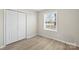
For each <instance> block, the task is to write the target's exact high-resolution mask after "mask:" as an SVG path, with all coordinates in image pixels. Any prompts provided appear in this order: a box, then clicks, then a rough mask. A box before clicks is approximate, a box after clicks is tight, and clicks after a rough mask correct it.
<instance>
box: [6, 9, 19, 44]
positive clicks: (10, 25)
mask: <svg viewBox="0 0 79 59" xmlns="http://www.w3.org/2000/svg"><path fill="white" fill-rule="evenodd" d="M17 25H18V24H17V12H15V11H10V10H6V11H5V39H6V44H10V43H12V42H15V41H17V40H18V38H17Z"/></svg>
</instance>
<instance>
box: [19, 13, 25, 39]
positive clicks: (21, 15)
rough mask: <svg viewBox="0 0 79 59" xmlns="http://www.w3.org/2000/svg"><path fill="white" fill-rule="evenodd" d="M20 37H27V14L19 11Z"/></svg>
mask: <svg viewBox="0 0 79 59" xmlns="http://www.w3.org/2000/svg"><path fill="white" fill-rule="evenodd" d="M18 38H19V40H22V39H24V38H26V14H24V13H18Z"/></svg>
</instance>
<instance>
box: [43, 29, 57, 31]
mask: <svg viewBox="0 0 79 59" xmlns="http://www.w3.org/2000/svg"><path fill="white" fill-rule="evenodd" d="M44 30H47V31H54V32H57V30H51V29H44Z"/></svg>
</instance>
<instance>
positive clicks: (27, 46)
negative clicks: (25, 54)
mask: <svg viewBox="0 0 79 59" xmlns="http://www.w3.org/2000/svg"><path fill="white" fill-rule="evenodd" d="M78 49H79V48H78V47H75V46H72V45H68V44H65V43H62V42H59V41H56V40H53V39H48V38H45V37H41V36H36V37H33V38H31V39H24V40H21V41H17V42H15V43H12V44H9V45H7V46H6V47H5V48H3V49H2V50H78Z"/></svg>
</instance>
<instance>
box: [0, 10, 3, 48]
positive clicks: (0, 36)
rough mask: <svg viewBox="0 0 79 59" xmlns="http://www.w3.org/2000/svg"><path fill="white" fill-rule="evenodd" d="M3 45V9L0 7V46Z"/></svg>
mask: <svg viewBox="0 0 79 59" xmlns="http://www.w3.org/2000/svg"><path fill="white" fill-rule="evenodd" d="M2 46H3V10H2V9H0V48H1V47H2Z"/></svg>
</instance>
